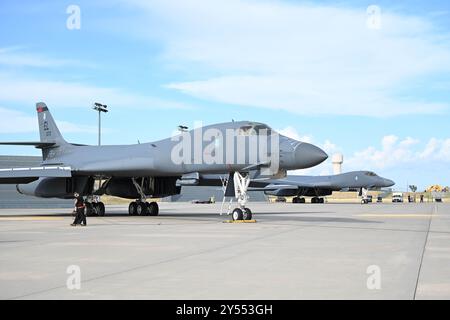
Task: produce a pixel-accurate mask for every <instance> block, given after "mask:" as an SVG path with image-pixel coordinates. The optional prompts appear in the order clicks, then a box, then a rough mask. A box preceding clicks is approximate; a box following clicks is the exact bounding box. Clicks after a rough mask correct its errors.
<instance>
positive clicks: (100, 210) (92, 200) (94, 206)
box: [84, 196, 105, 217]
mask: <svg viewBox="0 0 450 320" xmlns="http://www.w3.org/2000/svg"><path fill="white" fill-rule="evenodd" d="M84 205H85V206H86V209H85V210H86V216H88V217H92V216H99V217H103V216H104V215H105V204H104V203H103V202H101V201H100V198H99V197H95V196H94V197H92V196H90V197H88V198H87V199H86V201H85V203H84Z"/></svg>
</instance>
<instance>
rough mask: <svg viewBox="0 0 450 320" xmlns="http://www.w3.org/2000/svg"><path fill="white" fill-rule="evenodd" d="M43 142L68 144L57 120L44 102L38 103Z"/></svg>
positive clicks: (57, 145)
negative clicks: (57, 124)
mask: <svg viewBox="0 0 450 320" xmlns="http://www.w3.org/2000/svg"><path fill="white" fill-rule="evenodd" d="M36 110H37V113H38V121H39V134H40V136H41V142H45V143H47V142H48V143H54V144H55V147H59V146H62V145H64V144H67V142H66V141H65V140H64V138H63V136H62V135H61V132H59V129H58V127H57V126H56V123H55V120H53V117H52V115H51V113H50V111H49V110H48V108H47V106H46V104H45V103H44V102H38V103H36Z"/></svg>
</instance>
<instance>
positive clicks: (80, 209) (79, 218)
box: [71, 192, 86, 227]
mask: <svg viewBox="0 0 450 320" xmlns="http://www.w3.org/2000/svg"><path fill="white" fill-rule="evenodd" d="M74 197H75V212H76V215H75V220H74V221H73V223H72V224H71V226H73V227H74V226H76V225H79V224H80V225H82V226H86V215H85V214H84V209H85V207H86V206H85V205H84V200H83V197H81V196H80V195H79V194H78V193H77V192H75V194H74Z"/></svg>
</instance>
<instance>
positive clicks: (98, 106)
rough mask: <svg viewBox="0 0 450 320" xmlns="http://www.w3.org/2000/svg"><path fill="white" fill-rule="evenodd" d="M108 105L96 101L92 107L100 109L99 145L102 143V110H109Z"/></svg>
mask: <svg viewBox="0 0 450 320" xmlns="http://www.w3.org/2000/svg"><path fill="white" fill-rule="evenodd" d="M107 108H108V106H107V105H106V104H101V103H98V102H95V103H94V107H93V108H92V109H94V110H96V111H98V145H99V146H100V145H101V144H102V137H101V136H102V116H101V114H102V112H105V113H106V112H108V109H107Z"/></svg>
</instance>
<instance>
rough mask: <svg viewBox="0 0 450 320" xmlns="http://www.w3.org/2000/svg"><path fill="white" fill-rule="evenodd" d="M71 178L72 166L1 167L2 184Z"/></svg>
mask: <svg viewBox="0 0 450 320" xmlns="http://www.w3.org/2000/svg"><path fill="white" fill-rule="evenodd" d="M41 177H42V178H70V177H72V169H71V168H70V167H32V168H11V169H0V184H19V183H30V182H33V181H35V180H38V179H39V178H41Z"/></svg>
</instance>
